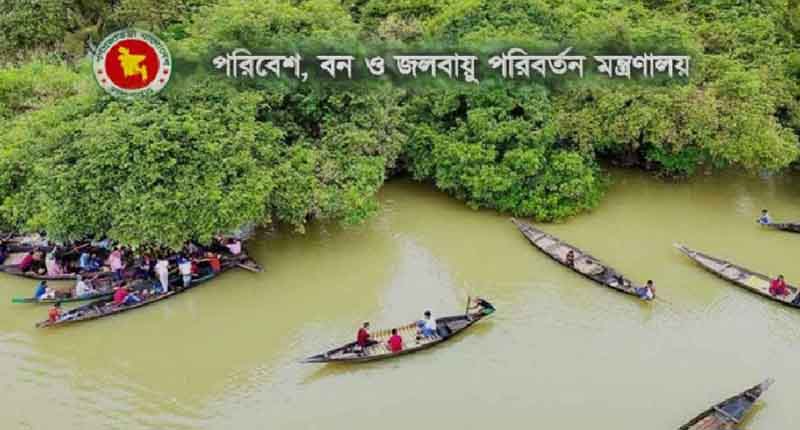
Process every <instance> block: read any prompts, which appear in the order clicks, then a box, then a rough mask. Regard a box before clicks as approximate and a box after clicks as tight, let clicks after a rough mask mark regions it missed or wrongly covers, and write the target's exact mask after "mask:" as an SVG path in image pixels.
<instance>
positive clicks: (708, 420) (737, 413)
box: [678, 379, 774, 430]
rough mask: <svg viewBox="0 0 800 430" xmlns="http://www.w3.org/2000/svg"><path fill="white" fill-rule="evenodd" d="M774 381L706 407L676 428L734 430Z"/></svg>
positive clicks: (680, 429) (681, 429)
mask: <svg viewBox="0 0 800 430" xmlns="http://www.w3.org/2000/svg"><path fill="white" fill-rule="evenodd" d="M773 383H774V381H773V380H772V379H767V380H766V381H764V382H762V383H760V384H758V385H756V386H755V387H753V388H750V389H748V390H745V391H743V392H741V393H739V394H737V395H735V396H733V397H731V398H729V399H726V400H723V401H721V402H719V403H717V404H716V405H714V406H712V407H710V408H708V409H706V410H705V411H703V412H702V413H700V415H698V416H696V417H694V418H693V419H691V420H690V421H689V422H688V423H686V424H684V425H682V426H681V427H679V428H678V430H734V429H735V428H737V426H738V425H739V423H740V422H741V421H742V419H744V417H745V415H746V414H747V413H748V412H749V411H750V409H751V408H752V407H753V404H755V402H756V401H757V400H758V398H759V397H761V395H762V394H764V392H765V391H767V389H769V387H770V385H772V384H773Z"/></svg>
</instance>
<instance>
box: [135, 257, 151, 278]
mask: <svg viewBox="0 0 800 430" xmlns="http://www.w3.org/2000/svg"><path fill="white" fill-rule="evenodd" d="M152 271H153V260H152V259H151V258H150V256H149V255H147V254H144V255H142V257H141V258H139V262H138V264H136V277H137V278H140V279H147V278H149V277H150V273H152Z"/></svg>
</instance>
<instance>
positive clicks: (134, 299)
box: [122, 287, 142, 306]
mask: <svg viewBox="0 0 800 430" xmlns="http://www.w3.org/2000/svg"><path fill="white" fill-rule="evenodd" d="M125 290H126V291H128V294H127V295H126V296H125V300H124V301H123V302H122V304H123V305H125V306H130V305H135V304H137V303H139V302H141V301H142V298H141V297H140V296H139V293H137V292H136V291H130V290H128V288H127V287H125Z"/></svg>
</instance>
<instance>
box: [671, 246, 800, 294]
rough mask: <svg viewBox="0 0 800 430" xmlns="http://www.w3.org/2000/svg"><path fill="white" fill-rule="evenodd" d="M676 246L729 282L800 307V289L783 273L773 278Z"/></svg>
mask: <svg viewBox="0 0 800 430" xmlns="http://www.w3.org/2000/svg"><path fill="white" fill-rule="evenodd" d="M675 247H676V248H678V250H680V251H681V252H682V253H683V254H685V255H686V256H687V257H689V258H691V259H692V260H694V261H695V262H697V263H698V264H700V265H701V266H702V267H703V268H705V269H706V270H708V271H709V272H711V273H713V274H715V275H717V276H719V277H721V278H723V279H725V280H727V281H729V282H732V283H734V284H736V285H738V286H740V287H743V288H746V289H747V290H749V291H752V292H754V293H756V294H760V295H762V296H765V297H769V298H770V299H772V300H775V301H778V302H781V303H783V304H785V305H789V306H792V307H795V308H800V291H798V289H797V287H794V286H791V285H788V284H786V282H785V281H784V280H783V276H782V275H781V276H778V277H776V278H775V279H771V278H770V277H769V276H767V275H764V274H761V273H758V272H753V271H751V270H748V269H745V268H744V267H742V266H739V265H736V264H733V263H731V262H729V261H726V260H723V259H721V258H716V257H712V256H710V255H708V254H704V253H702V252H700V251H695V250H693V249H691V248H689V247H686V246H684V245H681V244H675Z"/></svg>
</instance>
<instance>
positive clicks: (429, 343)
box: [303, 300, 495, 363]
mask: <svg viewBox="0 0 800 430" xmlns="http://www.w3.org/2000/svg"><path fill="white" fill-rule="evenodd" d="M494 311H495V308H494V306H492V305H491V303H489V302H487V301H485V300H479V301H478V305H477V310H476V311H475V312H470V311H469V309H468V310H467V312H466V313H465V314H464V315H454V316H448V317H442V318H437V319H436V335H434V336H430V337H423V336H419V335H418V334H417V323H416V322H412V323H409V324H406V325H404V326H401V327H397V333H398V334H399V335H400V336H401V337H403V339H404V342H405V347H404V348H403V350H401V351H399V352H392V351H390V350H389V348H388V346H387V341H388V340H389V336H391V329H384V330H379V331H376V332H374V333H372V335H371V337H370V339H372V340H373V341H374V344H372V345H370V346H368V347H366V348H363V349H361V348H359V347H358V345H357V343H356V342H350V343H347V344H345V345H343V346H340V347H338V348H334V349H331V350H329V351H327V352H323V353H322V354H317V355H313V356H311V357H308V358H306V359H304V360H303V363H364V362H368V361H376V360H382V359H386V358H394V357H399V356H402V355H407V354H412V353H414V352H418V351H422V350H424V349H428V348H431V347H433V346H436V345H439V344H441V343H444V342H446V341H448V340H450V339H452V338H453V337H454V336H455V335H457V334H458V333H461V332H463V331H464V330H466V329H468V328H469V327H471V326H472V325H473V324H475V323H476V322H478V321H480V320H482V319H483V318H485V317H487V316H489V315H491V314H492V313H494Z"/></svg>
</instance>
